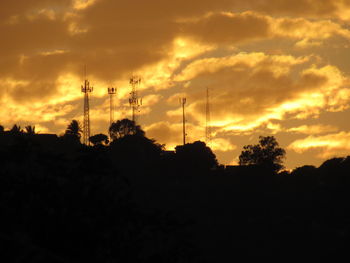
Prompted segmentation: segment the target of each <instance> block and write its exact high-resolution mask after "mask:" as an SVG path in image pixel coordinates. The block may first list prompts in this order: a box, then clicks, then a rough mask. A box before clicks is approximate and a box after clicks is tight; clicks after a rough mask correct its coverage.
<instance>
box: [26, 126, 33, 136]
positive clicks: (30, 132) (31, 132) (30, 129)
mask: <svg viewBox="0 0 350 263" xmlns="http://www.w3.org/2000/svg"><path fill="white" fill-rule="evenodd" d="M25 130H26V133H27V134H28V135H34V134H35V126H30V125H28V126H26V127H25Z"/></svg>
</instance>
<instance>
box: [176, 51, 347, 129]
mask: <svg viewBox="0 0 350 263" xmlns="http://www.w3.org/2000/svg"><path fill="white" fill-rule="evenodd" d="M313 61H314V59H313V57H311V56H310V57H293V56H286V55H279V56H276V55H267V54H264V53H239V54H236V55H233V56H228V57H212V58H205V59H201V60H197V61H194V62H193V63H190V64H189V65H187V66H186V67H185V68H184V69H183V70H182V71H181V72H179V74H178V75H176V76H175V80H176V81H182V82H186V83H187V82H190V85H189V88H187V89H186V92H187V102H188V106H187V108H188V112H189V114H190V115H191V117H192V118H193V119H195V120H197V121H198V122H203V120H204V119H205V116H204V114H205V104H206V101H205V98H206V97H205V89H204V88H203V86H204V85H206V86H209V87H210V88H211V90H212V91H211V98H210V103H211V108H212V115H213V116H212V122H213V125H214V126H216V127H221V128H223V129H224V130H225V131H232V132H246V131H253V130H254V129H256V128H258V127H259V126H261V125H267V124H268V123H269V122H270V121H271V120H285V119H293V118H297V119H305V118H308V117H312V116H318V115H319V114H320V113H321V112H322V111H332V112H334V111H342V110H344V109H345V108H346V107H347V105H348V102H349V99H350V96H349V95H350V90H349V89H348V88H346V86H345V85H346V78H345V77H344V75H343V73H342V72H341V71H340V70H339V69H338V68H337V67H334V66H331V65H326V66H322V67H317V66H316V65H314V64H311V65H310V63H312V62H313ZM204 83H205V84H204ZM180 113H181V112H180V111H179V109H177V110H174V111H170V112H169V114H170V116H174V115H178V116H179V115H180Z"/></svg>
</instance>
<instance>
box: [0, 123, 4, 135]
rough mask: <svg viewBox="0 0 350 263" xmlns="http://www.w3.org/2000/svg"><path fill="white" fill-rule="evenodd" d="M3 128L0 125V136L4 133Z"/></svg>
mask: <svg viewBox="0 0 350 263" xmlns="http://www.w3.org/2000/svg"><path fill="white" fill-rule="evenodd" d="M4 130H5V129H4V126H2V125H0V134H1V133H3V132H4Z"/></svg>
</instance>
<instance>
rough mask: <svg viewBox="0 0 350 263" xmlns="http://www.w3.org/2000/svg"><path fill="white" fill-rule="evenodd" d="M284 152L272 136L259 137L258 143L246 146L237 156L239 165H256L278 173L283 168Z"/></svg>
mask: <svg viewBox="0 0 350 263" xmlns="http://www.w3.org/2000/svg"><path fill="white" fill-rule="evenodd" d="M285 155H286V151H285V150H284V149H282V148H280V147H279V144H278V142H277V141H276V138H275V137H274V136H266V137H264V136H260V137H259V143H258V144H255V145H246V146H244V147H243V151H242V153H241V155H240V156H239V165H258V166H262V167H265V168H268V169H271V170H273V171H274V172H278V171H280V170H281V169H283V168H284V166H283V159H284V158H285Z"/></svg>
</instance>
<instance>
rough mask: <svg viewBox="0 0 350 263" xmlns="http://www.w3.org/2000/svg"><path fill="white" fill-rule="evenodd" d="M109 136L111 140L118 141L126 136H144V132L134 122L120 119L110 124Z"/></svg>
mask: <svg viewBox="0 0 350 263" xmlns="http://www.w3.org/2000/svg"><path fill="white" fill-rule="evenodd" d="M109 134H110V137H111V139H112V140H118V139H120V138H123V137H124V136H127V135H137V136H144V135H145V132H144V131H143V130H142V129H141V127H140V126H139V125H136V123H135V122H134V121H132V120H129V119H122V120H118V121H116V122H113V123H112V124H111V126H110V127H109Z"/></svg>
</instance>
